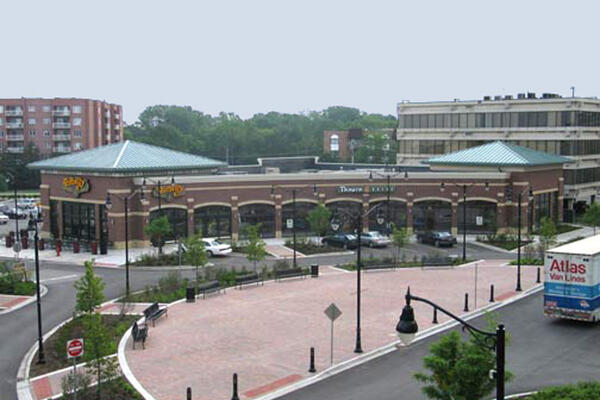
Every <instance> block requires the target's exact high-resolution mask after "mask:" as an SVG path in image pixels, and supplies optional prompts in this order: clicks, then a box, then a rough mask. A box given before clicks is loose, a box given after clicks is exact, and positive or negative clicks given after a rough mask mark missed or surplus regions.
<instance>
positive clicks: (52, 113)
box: [0, 98, 123, 156]
mask: <svg viewBox="0 0 600 400" xmlns="http://www.w3.org/2000/svg"><path fill="white" fill-rule="evenodd" d="M122 140H123V110H122V107H121V106H120V105H117V104H110V103H107V102H105V101H99V100H90V99H76V98H55V99H41V98H21V99H0V150H1V151H3V152H8V153H22V152H23V151H24V149H25V147H26V146H27V145H28V144H29V143H33V144H35V145H36V146H37V148H38V149H39V151H40V153H41V154H43V155H45V156H50V155H53V154H54V155H59V154H65V153H70V152H73V151H79V150H86V149H92V148H95V147H99V146H103V145H106V144H109V143H115V142H120V141H122Z"/></svg>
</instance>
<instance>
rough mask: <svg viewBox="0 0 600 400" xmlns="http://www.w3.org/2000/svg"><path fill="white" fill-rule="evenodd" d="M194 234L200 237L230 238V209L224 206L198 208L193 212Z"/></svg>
mask: <svg viewBox="0 0 600 400" xmlns="http://www.w3.org/2000/svg"><path fill="white" fill-rule="evenodd" d="M194 232H196V233H200V234H202V237H217V238H220V237H227V236H231V208H230V207H226V206H207V207H200V208H197V209H196V210H195V211H194Z"/></svg>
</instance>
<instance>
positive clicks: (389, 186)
mask: <svg viewBox="0 0 600 400" xmlns="http://www.w3.org/2000/svg"><path fill="white" fill-rule="evenodd" d="M373 173H375V174H376V175H379V176H381V177H385V179H386V181H387V185H386V192H387V193H386V194H387V199H386V205H385V207H386V218H387V222H386V232H385V234H386V235H389V234H390V233H391V232H392V226H391V224H392V217H391V192H392V183H391V181H392V178H394V177H396V176H398V175H400V174H403V175H404V180H407V179H408V172H407V171H406V170H404V172H400V171H398V172H395V169H394V168H393V167H392V171H391V173H387V174H382V173H381V172H378V171H370V172H369V182H372V181H373Z"/></svg>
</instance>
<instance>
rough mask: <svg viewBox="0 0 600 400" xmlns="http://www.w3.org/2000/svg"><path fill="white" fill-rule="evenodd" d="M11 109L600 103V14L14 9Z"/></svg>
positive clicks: (588, 6) (363, 5)
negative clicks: (53, 105)
mask: <svg viewBox="0 0 600 400" xmlns="http://www.w3.org/2000/svg"><path fill="white" fill-rule="evenodd" d="M1 10H2V23H1V24H0V33H1V37H2V42H3V49H4V50H3V54H2V66H1V67H0V71H1V72H2V73H1V74H0V97H22V96H23V97H85V98H93V99H100V100H102V99H105V100H107V101H109V102H113V103H118V104H122V105H123V108H124V116H125V120H126V121H127V122H128V123H132V122H134V121H135V120H137V117H138V115H139V113H140V112H141V111H143V109H144V108H145V107H146V106H149V105H155V104H177V105H190V106H192V107H193V108H195V109H197V110H201V111H203V112H205V113H210V114H217V113H218V112H220V111H228V112H234V113H237V114H239V115H240V116H242V117H243V118H248V117H250V116H252V114H254V113H260V112H269V111H279V112H292V113H297V112H302V111H306V110H321V109H323V108H326V107H328V106H332V105H344V106H351V107H358V108H360V109H362V110H364V111H368V112H376V113H383V114H395V105H396V103H397V102H399V101H401V100H411V101H426V100H452V99H453V98H460V99H475V98H481V97H482V96H484V95H495V94H516V93H517V92H523V91H534V92H537V93H538V94H541V93H542V92H556V93H559V94H562V95H570V87H571V86H575V87H576V95H579V96H598V95H600V79H598V71H599V67H598V58H599V56H598V54H599V51H598V49H599V43H598V37H599V35H598V16H599V15H600V12H599V11H600V2H596V1H573V0H571V1H549V0H543V1H541V0H540V1H533V0H530V1H526V0H519V1H509V0H503V1H482V0H478V1H458V0H452V1H450V0H445V1H424V0H418V1H416V0H411V1H401V0H395V1H377V0H364V1H351V0H343V1H328V0H302V1H291V0H289V1H288V0H273V1H263V0H239V1H227V0H218V1H217V0H215V1H211V2H208V1H199V0H195V1H192V0H189V1H175V0H170V1H166V0H163V1H152V0H144V1H137V0H135V1H134V0H118V1H113V0H101V1H81V0H77V1H62V0H52V1H47V0H40V1H26V0H21V1H3V2H2V5H1Z"/></svg>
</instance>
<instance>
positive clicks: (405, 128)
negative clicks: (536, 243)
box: [396, 93, 600, 220]
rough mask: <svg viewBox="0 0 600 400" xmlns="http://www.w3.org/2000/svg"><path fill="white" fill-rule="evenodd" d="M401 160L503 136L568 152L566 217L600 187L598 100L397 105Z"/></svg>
mask: <svg viewBox="0 0 600 400" xmlns="http://www.w3.org/2000/svg"><path fill="white" fill-rule="evenodd" d="M397 111H398V133H397V140H398V154H397V157H396V161H397V162H398V163H420V162H421V161H422V160H424V159H427V158H429V157H433V156H437V155H441V154H447V153H452V152H456V151H459V150H463V149H467V148H470V147H475V146H480V145H482V144H484V143H488V142H493V141H496V140H502V141H504V142H508V143H512V144H516V145H519V146H523V147H528V148H530V149H534V150H538V151H543V152H547V153H551V154H556V155H562V156H567V157H568V158H570V159H572V160H574V161H575V162H574V163H571V164H565V165H564V166H563V168H564V184H565V191H564V199H561V201H563V200H564V202H563V204H562V206H563V208H564V209H565V217H566V219H567V220H569V219H570V218H571V217H572V213H573V211H577V210H581V209H583V207H584V206H585V203H588V202H594V201H595V199H596V197H597V195H598V190H599V189H600V100H598V99H596V98H582V97H569V98H563V97H561V96H559V95H556V94H552V93H544V94H543V95H542V96H541V98H540V97H537V96H536V95H535V93H520V94H518V95H517V96H516V98H513V96H485V97H484V98H483V99H482V100H471V101H460V100H458V99H456V100H454V101H432V102H422V103H411V102H402V103H398V106H397Z"/></svg>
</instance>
